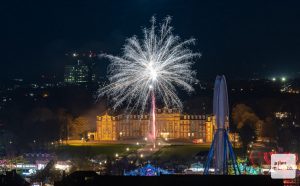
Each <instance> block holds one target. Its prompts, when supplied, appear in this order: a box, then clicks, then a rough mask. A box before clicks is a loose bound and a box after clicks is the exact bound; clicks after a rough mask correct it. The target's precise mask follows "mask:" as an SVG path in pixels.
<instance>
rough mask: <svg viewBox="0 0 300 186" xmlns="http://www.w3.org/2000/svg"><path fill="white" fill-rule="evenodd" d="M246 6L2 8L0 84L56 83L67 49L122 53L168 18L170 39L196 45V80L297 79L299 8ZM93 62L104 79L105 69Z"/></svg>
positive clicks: (131, 2) (148, 3)
mask: <svg viewBox="0 0 300 186" xmlns="http://www.w3.org/2000/svg"><path fill="white" fill-rule="evenodd" d="M249 2H251V3H245V2H244V1H236V2H232V1H231V2H230V3H229V2H227V1H224V0H220V1H200V0H194V1H188V0H119V1H116V0H107V1H100V0H98V1H96V0H95V1H89V0H81V1H79V0H59V1H47V2H46V1H27V0H20V1H13V0H12V1H7V2H3V1H1V3H0V25H1V26H0V47H1V49H0V64H1V66H0V71H1V72H0V74H1V75H0V77H1V78H4V77H9V78H16V77H23V78H25V79H36V78H39V77H40V75H41V74H56V75H57V76H58V77H60V76H62V72H63V66H64V65H65V53H66V52H69V51H73V50H83V51H84V50H95V51H98V52H107V53H112V54H121V48H122V45H123V44H124V40H125V39H126V38H128V37H131V36H132V35H138V36H139V37H141V36H142V31H141V28H142V27H148V26H150V23H149V19H150V18H151V16H153V15H155V16H156V17H157V19H158V20H161V19H163V18H164V17H165V16H167V15H170V16H172V17H173V21H172V25H173V26H174V33H175V34H177V35H179V36H181V37H182V38H185V39H188V38H190V37H194V38H196V39H197V44H196V47H195V50H197V51H199V52H201V53H202V55H203V56H202V58H201V59H199V60H198V61H197V63H196V65H195V68H196V69H197V71H198V76H199V78H206V77H209V78H210V77H214V76H215V75H216V74H220V73H224V74H226V75H227V76H229V77H231V78H249V77H250V78H252V77H271V76H279V75H280V76H281V75H286V76H288V77H295V76H300V1H290V2H287V1H262V0H259V1H256V2H254V1H249ZM99 63H103V68H102V69H101V70H102V72H101V73H102V74H105V72H106V66H107V63H108V62H107V61H105V60H101V61H100V62H99ZM101 66H102V64H101Z"/></svg>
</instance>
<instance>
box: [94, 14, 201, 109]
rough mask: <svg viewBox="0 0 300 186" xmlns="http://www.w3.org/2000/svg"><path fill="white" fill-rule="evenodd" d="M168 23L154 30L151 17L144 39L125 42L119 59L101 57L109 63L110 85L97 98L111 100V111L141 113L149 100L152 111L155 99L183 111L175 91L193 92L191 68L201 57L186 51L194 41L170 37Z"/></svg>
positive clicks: (107, 56) (129, 39)
mask: <svg viewBox="0 0 300 186" xmlns="http://www.w3.org/2000/svg"><path fill="white" fill-rule="evenodd" d="M170 21H171V18H170V17H167V18H165V20H164V21H163V23H162V24H160V27H159V28H156V21H155V18H154V17H152V19H151V23H152V26H151V27H150V28H145V29H143V32H144V38H143V39H142V40H139V39H138V38H137V37H136V36H133V37H131V38H128V39H127V40H126V43H125V45H124V48H123V55H122V56H121V57H119V56H113V55H109V54H102V55H101V57H105V58H108V59H109V60H110V61H111V63H110V65H109V67H108V74H109V84H108V85H107V86H104V87H102V88H100V89H99V91H98V95H99V96H103V95H108V96H110V97H111V98H112V99H113V101H114V105H113V108H114V109H116V108H118V107H120V106H122V105H123V106H124V105H125V106H126V108H127V110H129V111H133V110H136V111H139V112H141V113H143V112H144V110H145V107H146V105H147V103H149V99H152V107H153V108H154V107H155V105H153V102H155V97H156V98H157V99H158V100H159V101H162V102H163V104H164V105H165V106H166V107H177V108H179V109H182V102H181V100H180V99H179V97H178V96H177V93H176V89H177V88H181V89H184V90H186V91H187V92H191V91H193V90H194V88H193V84H194V83H195V82H197V80H196V78H195V75H196V72H195V71H194V70H192V65H193V63H194V59H195V58H197V57H200V54H199V53H194V52H193V51H192V50H191V49H189V48H188V46H190V45H194V44H195V39H193V38H192V39H188V40H184V41H181V39H180V37H179V36H176V35H173V34H172V27H171V26H170Z"/></svg>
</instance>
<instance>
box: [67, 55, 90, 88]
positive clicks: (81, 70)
mask: <svg viewBox="0 0 300 186" xmlns="http://www.w3.org/2000/svg"><path fill="white" fill-rule="evenodd" d="M88 81H89V68H88V66H87V65H85V64H83V63H82V61H81V60H77V63H76V64H71V65H66V66H65V74H64V82H65V83H67V84H83V83H88Z"/></svg>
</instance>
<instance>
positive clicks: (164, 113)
mask: <svg viewBox="0 0 300 186" xmlns="http://www.w3.org/2000/svg"><path fill="white" fill-rule="evenodd" d="M151 119H152V118H151V117H150V116H149V115H134V114H131V115H118V116H112V115H109V114H107V113H106V114H104V115H101V116H97V128H96V131H95V132H90V133H89V134H88V136H89V139H90V140H96V141H118V140H128V139H139V138H140V139H141V138H145V137H147V136H148V134H149V132H150V121H151ZM213 132H214V124H213V120H212V117H211V116H208V115H188V114H181V113H180V112H179V111H178V110H177V109H167V108H163V109H156V133H157V137H158V138H164V139H166V138H167V139H186V140H195V139H197V140H198V141H199V142H203V143H210V142H212V138H213Z"/></svg>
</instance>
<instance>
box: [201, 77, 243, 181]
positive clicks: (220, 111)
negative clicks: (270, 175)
mask: <svg viewBox="0 0 300 186" xmlns="http://www.w3.org/2000/svg"><path fill="white" fill-rule="evenodd" d="M213 114H214V116H213V121H215V123H214V124H215V126H216V130H215V134H214V139H213V142H212V144H211V147H210V150H209V153H208V157H207V160H206V163H205V167H204V174H205V175H208V174H210V172H214V174H215V175H227V174H228V172H229V171H228V169H229V166H230V163H229V162H231V166H232V168H233V170H234V173H235V174H236V175H237V174H240V170H239V168H238V166H237V162H236V158H235V155H234V152H233V149H232V145H231V143H230V141H229V136H228V131H229V108H228V94H227V84H226V79H225V76H217V78H216V81H215V87H214V100H213ZM230 160H231V161H230ZM211 165H212V166H211ZM210 168H213V169H211V170H212V171H210Z"/></svg>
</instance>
